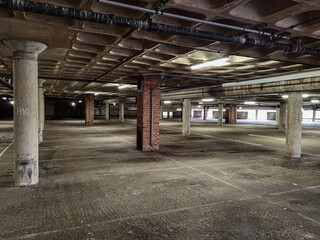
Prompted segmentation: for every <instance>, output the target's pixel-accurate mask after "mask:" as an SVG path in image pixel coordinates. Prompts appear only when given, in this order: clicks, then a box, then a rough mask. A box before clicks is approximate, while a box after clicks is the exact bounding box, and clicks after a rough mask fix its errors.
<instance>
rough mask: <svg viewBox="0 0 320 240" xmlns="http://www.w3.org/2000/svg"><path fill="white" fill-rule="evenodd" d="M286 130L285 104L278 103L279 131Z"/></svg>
mask: <svg viewBox="0 0 320 240" xmlns="http://www.w3.org/2000/svg"><path fill="white" fill-rule="evenodd" d="M286 128H287V103H285V102H282V103H280V116H279V131H280V132H285V131H286Z"/></svg>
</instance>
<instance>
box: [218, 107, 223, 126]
mask: <svg viewBox="0 0 320 240" xmlns="http://www.w3.org/2000/svg"><path fill="white" fill-rule="evenodd" d="M218 108H219V112H218V125H219V126H222V124H223V103H219V104H218Z"/></svg>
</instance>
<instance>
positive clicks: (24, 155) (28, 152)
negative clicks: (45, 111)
mask: <svg viewBox="0 0 320 240" xmlns="http://www.w3.org/2000/svg"><path fill="white" fill-rule="evenodd" d="M3 42H4V44H5V45H6V46H7V47H9V48H10V49H11V50H12V51H13V86H14V90H13V99H14V108H13V109H14V113H13V114H14V115H13V118H14V161H15V165H14V182H15V185H16V186H29V185H34V184H37V183H38V182H39V146H38V143H39V136H38V130H39V122H38V118H39V102H38V54H39V53H41V52H42V51H44V50H45V49H46V48H47V46H46V45H44V44H42V43H37V42H33V41H26V40H20V39H10V40H5V41H3Z"/></svg>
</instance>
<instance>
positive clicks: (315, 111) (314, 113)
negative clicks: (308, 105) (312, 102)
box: [312, 108, 317, 122]
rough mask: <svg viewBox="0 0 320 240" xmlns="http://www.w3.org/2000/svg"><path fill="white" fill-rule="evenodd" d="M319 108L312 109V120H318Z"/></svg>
mask: <svg viewBox="0 0 320 240" xmlns="http://www.w3.org/2000/svg"><path fill="white" fill-rule="evenodd" d="M316 115H317V108H313V109H312V122H315V121H316Z"/></svg>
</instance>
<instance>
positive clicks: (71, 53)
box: [0, 0, 320, 99]
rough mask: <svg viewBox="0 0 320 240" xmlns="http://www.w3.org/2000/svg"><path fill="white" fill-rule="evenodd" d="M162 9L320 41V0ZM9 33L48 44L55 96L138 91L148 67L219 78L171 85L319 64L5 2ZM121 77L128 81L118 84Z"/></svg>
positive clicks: (245, 0) (95, 6) (167, 87)
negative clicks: (218, 63) (225, 61)
mask: <svg viewBox="0 0 320 240" xmlns="http://www.w3.org/2000/svg"><path fill="white" fill-rule="evenodd" d="M37 2H41V3H49V4H56V5H61V6H65V7H70V8H76V9H83V10H88V11H93V12H98V13H104V14H114V15H117V16H120V17H127V18H133V19H139V20H141V19H143V20H145V19H147V18H148V17H151V19H152V21H153V22H154V23H162V24H168V25H174V26H180V27H188V28H192V29H197V30H203V31H208V32H214V33H222V34H228V35H232V36H245V35H248V37H250V38H255V39H260V40H265V41H271V40H270V38H269V37H266V36H260V35H257V34H253V33H246V32H243V31H238V30H230V29H225V28H220V27H215V26H210V25H208V24H201V23H194V22H190V21H185V20H177V19H174V18H169V17H165V16H159V15H151V16H150V15H149V14H146V13H144V12H141V11H134V10H129V9H125V8H121V7H115V6H110V5H106V4H104V3H101V2H97V1H95V0H57V1H51V0H38V1H37ZM118 2H121V3H127V4H131V5H135V6H141V7H145V8H149V9H155V8H156V7H157V6H158V5H159V1H157V0H143V1H142V0H139V1H138V0H136V1H130V0H121V1H118ZM161 10H162V11H164V12H168V13H174V14H178V15H183V16H187V17H193V18H197V19H203V20H209V21H215V22H218V23H224V24H229V25H234V26H238V27H244V28H251V29H257V30H262V31H265V32H269V33H273V34H281V35H283V36H289V37H290V39H289V40H283V39H281V40H279V39H276V41H279V42H281V43H291V44H294V43H295V42H296V41H297V40H301V41H302V46H303V47H313V48H314V47H317V46H320V39H319V38H320V30H319V29H320V28H319V27H320V3H319V1H317V0H277V1H266V0H233V1H232V0H197V1H194V0H169V1H168V2H167V3H166V4H165V5H164V6H162V8H161ZM8 38H22V39H28V40H34V41H39V42H42V43H45V44H47V45H48V49H47V50H45V51H44V52H43V53H41V54H40V56H39V76H40V77H45V78H49V79H47V80H46V81H45V83H44V88H45V94H46V95H48V96H57V97H81V96H83V94H85V93H94V92H96V93H99V97H100V98H104V99H107V98H114V97H116V96H133V95H135V92H136V85H135V84H136V82H137V79H138V77H139V76H141V75H142V74H144V73H169V74H175V75H176V74H183V75H193V76H202V77H209V78H214V79H196V78H192V77H190V78H180V77H178V76H171V77H166V78H165V80H164V82H163V83H162V84H161V88H162V90H164V91H171V90H179V89H184V88H193V87H201V86H208V85H214V84H219V83H225V82H232V81H243V80H249V79H254V78H263V77H266V76H273V75H279V74H287V73H294V72H300V71H308V70H315V69H317V68H319V67H320V58H319V57H317V56H311V55H303V54H297V53H286V52H284V51H281V50H275V49H266V48H257V47H250V46H244V45H235V44H229V43H223V42H218V41H208V40H202V39H200V40H199V39H195V38H190V37H183V36H176V35H168V34H163V33H155V32H147V31H143V30H140V31H139V30H137V29H133V30H132V29H129V28H124V27H115V26H109V25H106V24H98V23H92V22H84V21H78V20H73V19H66V18H59V17H54V16H48V15H42V14H35V13H28V12H21V11H12V10H7V9H0V40H3V39H8ZM224 56H229V57H230V60H229V62H230V65H228V66H224V67H210V68H205V69H201V70H192V69H191V68H190V66H192V65H194V64H197V63H201V62H204V61H206V60H213V59H220V58H222V57H224ZM11 74H12V53H11V52H10V50H9V49H8V48H7V47H6V46H4V45H3V44H2V43H1V44H0V75H9V76H10V75H11ZM56 79H60V80H56ZM70 79H77V80H82V81H73V80H70ZM95 81H98V82H95ZM119 84H129V86H128V87H126V88H123V89H118V86H119Z"/></svg>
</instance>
